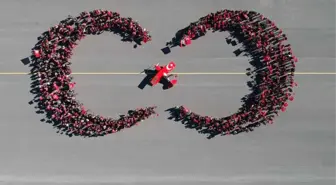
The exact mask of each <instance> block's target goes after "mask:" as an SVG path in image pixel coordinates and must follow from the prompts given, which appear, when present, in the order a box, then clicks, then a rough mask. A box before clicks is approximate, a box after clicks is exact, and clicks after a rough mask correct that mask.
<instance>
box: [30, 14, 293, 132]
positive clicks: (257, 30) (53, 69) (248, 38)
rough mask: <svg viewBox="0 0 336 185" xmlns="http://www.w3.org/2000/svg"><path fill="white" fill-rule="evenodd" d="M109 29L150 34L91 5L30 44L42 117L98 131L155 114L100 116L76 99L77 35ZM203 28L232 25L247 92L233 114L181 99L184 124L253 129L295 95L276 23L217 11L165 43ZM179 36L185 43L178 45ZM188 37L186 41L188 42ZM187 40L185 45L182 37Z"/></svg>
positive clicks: (128, 35)
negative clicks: (246, 58)
mask: <svg viewBox="0 0 336 185" xmlns="http://www.w3.org/2000/svg"><path fill="white" fill-rule="evenodd" d="M104 31H110V32H114V33H116V34H119V35H120V36H121V37H122V40H123V41H134V42H136V43H137V44H142V43H146V42H149V41H151V36H150V35H149V32H148V30H146V29H144V28H142V27H141V26H140V25H139V23H138V22H137V21H134V20H133V19H132V18H130V17H128V18H123V17H120V14H119V13H117V12H111V11H107V10H94V11H91V12H82V13H81V14H80V15H79V16H77V17H71V16H69V17H68V18H67V19H65V20H63V21H61V22H60V23H59V24H58V25H56V26H54V27H51V28H50V29H49V30H48V31H46V32H45V33H43V34H42V36H40V37H39V38H38V40H39V41H38V43H37V44H36V45H35V47H34V48H33V49H32V57H31V58H32V61H33V62H32V66H33V68H32V70H31V74H32V79H33V80H34V82H33V84H32V87H33V89H32V92H33V93H35V94H36V96H35V98H34V101H35V102H37V103H38V104H37V108H38V109H39V112H43V113H46V115H47V119H48V120H47V122H50V123H53V125H54V126H55V127H56V128H58V129H60V130H61V131H62V132H64V133H66V134H68V135H81V136H89V137H92V136H101V135H105V134H109V133H115V132H118V131H120V130H122V129H124V128H129V127H132V126H133V125H135V124H137V123H139V122H140V121H143V120H145V119H147V118H149V117H151V116H154V115H157V114H156V112H155V108H156V106H151V107H145V108H138V109H135V110H130V111H129V112H128V114H126V115H121V116H120V118H118V119H113V118H104V117H102V116H100V115H97V114H94V113H93V112H91V111H90V110H88V109H86V108H85V107H84V106H83V104H81V103H80V102H79V101H77V100H76V93H75V92H74V87H75V85H76V83H75V82H73V81H72V79H73V78H72V76H71V69H70V64H71V62H70V61H69V59H70V58H71V56H72V50H73V49H74V48H75V47H76V45H77V44H78V41H80V40H82V39H83V38H85V36H86V35H98V34H101V33H102V32H104ZM208 31H229V32H230V33H231V34H232V35H233V36H234V37H236V38H238V40H239V41H240V42H242V43H243V46H244V51H245V52H246V53H249V55H250V56H251V59H252V62H251V63H252V65H253V66H254V69H253V70H250V71H249V72H248V75H250V76H251V78H252V79H253V80H252V81H251V82H250V84H252V85H251V89H252V93H251V94H249V95H247V96H246V97H244V98H243V99H242V100H243V101H244V104H243V106H242V107H241V108H240V109H239V110H238V111H237V112H236V113H234V114H232V115H230V116H227V117H223V118H214V117H211V116H202V115H199V114H196V113H194V112H192V111H190V110H189V109H188V108H187V107H186V106H178V107H176V108H174V109H171V113H172V118H175V119H176V120H179V121H182V122H183V123H184V124H185V125H186V127H189V128H195V129H197V130H199V131H200V132H202V133H207V134H209V137H214V136H215V135H218V134H222V135H228V134H237V133H241V132H249V131H252V130H253V128H255V127H258V126H260V125H261V124H271V123H273V119H274V117H275V116H276V115H278V114H279V111H285V110H286V108H287V106H288V101H293V100H294V92H293V87H294V86H297V84H296V83H295V82H294V71H295V63H296V62H297V61H298V60H297V58H296V57H295V56H294V55H293V54H292V50H291V47H290V44H286V43H285V41H286V40H287V37H286V35H285V34H283V32H282V30H281V29H279V28H277V27H276V25H275V24H274V22H272V21H270V20H269V19H267V18H265V17H264V16H263V15H261V14H259V13H256V12H253V11H233V10H221V11H218V12H216V13H211V14H208V15H206V16H204V17H202V18H200V19H199V20H198V21H196V22H193V23H191V24H190V25H189V26H188V27H186V28H185V29H183V30H182V32H181V31H180V33H179V34H180V35H181V37H179V38H175V39H173V41H172V42H170V43H168V45H170V46H175V45H181V46H183V44H184V43H185V42H182V41H185V40H186V39H192V40H195V39H197V38H198V37H201V36H204V35H205V34H206V33H207V32H208ZM181 43H183V44H181ZM189 44H190V42H189ZM186 45H188V44H186Z"/></svg>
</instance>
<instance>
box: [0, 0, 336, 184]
mask: <svg viewBox="0 0 336 185" xmlns="http://www.w3.org/2000/svg"><path fill="white" fill-rule="evenodd" d="M95 8H104V9H109V10H112V11H113V10H114V11H119V12H120V13H121V15H122V16H131V17H133V18H134V19H137V20H139V22H140V24H141V25H143V26H144V27H146V28H148V29H149V30H151V33H152V35H153V42H151V43H149V44H147V45H144V46H141V47H140V48H138V49H133V48H132V45H131V44H128V43H121V42H120V41H119V40H120V39H119V38H118V37H117V36H113V35H111V34H104V35H101V36H92V37H88V38H86V39H85V40H84V41H82V43H81V44H80V45H79V47H78V48H77V49H76V51H75V55H74V56H73V59H72V60H73V63H74V64H73V71H75V72H138V71H139V72H140V71H141V70H143V68H146V67H148V66H149V65H151V64H153V63H157V62H160V63H166V62H167V61H168V60H175V61H176V63H177V69H176V71H177V72H244V71H245V69H246V68H247V67H249V66H248V63H247V60H248V59H247V58H243V57H239V58H236V57H234V55H233V53H232V52H233V51H234V50H235V49H236V48H234V47H232V46H228V45H226V43H225V42H224V38H225V36H226V35H227V34H225V33H218V34H209V35H207V36H206V37H204V38H201V39H199V40H197V41H195V42H194V43H193V44H192V45H191V46H190V47H187V48H184V49H180V48H174V49H173V50H172V53H171V54H170V55H168V56H165V55H163V54H162V53H161V51H160V49H161V48H162V47H164V44H165V42H166V41H168V40H170V39H171V37H172V36H173V35H174V34H175V32H176V31H177V30H178V29H180V28H183V27H185V26H186V25H188V23H189V22H191V21H194V20H197V19H198V18H199V17H201V16H204V15H205V14H207V13H209V12H213V11H216V10H218V9H224V8H227V9H248V10H255V11H257V12H260V13H263V14H264V15H266V16H267V17H270V18H271V19H273V20H274V21H275V22H276V23H277V24H278V26H279V27H281V28H283V30H284V32H285V33H287V35H288V37H289V42H290V44H292V46H293V51H294V52H295V53H296V54H297V55H298V57H299V58H300V62H299V63H298V66H297V71H298V72H335V63H336V61H335V1H333V0H319V1H315V0H295V1H294V0H282V1H275V0H274V1H271V0H222V1H214V0H213V1H211V0H209V1H200V0H195V1H191V0H185V1H177V0H170V1H154V0H146V1H145V0H137V1H135V0H134V1H131V0H123V1H110V0H109V1H108V0H99V1H88V0H81V1H75V0H73V1H65V0H58V1H49V0H44V1H39V0H3V1H0V12H1V15H2V16H0V22H1V25H0V33H1V34H0V40H1V42H0V48H1V50H2V52H1V55H2V60H1V61H0V71H1V72H27V71H28V68H27V66H24V65H22V63H20V59H22V58H24V57H26V56H27V55H28V54H29V52H30V48H31V47H32V46H33V45H34V44H35V42H36V37H38V36H39V35H40V33H42V32H43V31H45V30H47V29H48V27H50V26H52V25H54V24H56V23H57V22H58V21H60V20H61V19H63V18H65V17H66V16H67V15H68V14H72V15H76V14H78V13H79V12H81V11H83V10H92V9H95ZM218 38H222V39H218ZM142 78H143V76H140V75H78V76H75V80H76V82H77V87H76V91H77V92H78V94H79V95H78V98H79V99H80V100H81V101H82V102H83V103H84V104H85V105H86V106H87V107H88V108H90V109H91V110H93V111H94V112H97V113H100V114H102V115H105V116H116V114H117V113H124V112H126V111H127V110H128V109H131V108H136V107H140V106H146V105H153V104H156V105H158V106H159V110H158V111H159V113H160V117H157V118H153V119H150V120H148V121H146V122H143V124H141V125H140V126H137V127H134V128H131V129H128V130H124V131H122V132H120V133H117V134H114V135H108V136H105V137H102V138H92V139H84V138H80V137H73V138H69V137H67V136H64V135H59V134H57V133H56V130H54V129H53V128H52V127H51V126H50V125H47V124H44V123H41V122H39V119H41V118H42V116H41V115H37V114H35V112H34V111H35V110H34V108H33V107H32V106H30V105H28V101H30V99H31V97H32V95H31V94H29V83H30V81H29V78H28V77H27V76H25V75H0V90H1V94H2V96H1V97H0V100H1V104H2V105H1V107H2V111H1V112H0V118H1V121H0V184H6V185H7V184H11V185H12V184H13V185H27V184H32V185H40V184H41V185H54V184H74V185H77V184H113V185H119V184H146V185H154V184H155V185H191V184H192V185H198V184H199V185H204V184H206V185H217V184H221V185H223V184H228V185H231V184H251V185H256V184H258V185H273V184H275V185H277V184H279V185H280V184H286V185H299V184H305V185H317V184H318V185H331V184H335V75H297V76H296V79H297V81H298V83H299V88H298V89H297V90H296V94H297V96H296V99H295V101H294V102H293V103H291V104H290V106H289V108H288V112H286V113H283V114H281V115H280V116H279V117H278V118H277V119H276V122H275V124H274V125H270V126H267V127H266V126H265V127H261V128H258V129H256V130H255V131H254V132H252V133H247V134H240V135H238V136H227V137H216V138H214V139H212V140H207V139H206V138H205V137H204V135H200V134H198V133H196V132H195V131H194V130H187V129H185V128H184V127H183V126H182V125H181V124H179V123H176V122H172V121H168V120H167V119H166V118H167V117H168V114H167V113H165V112H164V110H165V109H166V108H169V107H171V106H175V105H180V104H185V105H187V106H188V107H189V108H191V109H192V110H194V111H196V112H199V113H201V114H208V115H213V116H225V115H228V114H230V113H232V112H234V111H236V110H237V108H239V106H240V102H239V100H240V98H241V97H242V96H244V95H245V94H246V93H248V89H247V87H246V85H245V83H246V80H247V77H246V76H244V75H189V76H188V75H185V76H180V77H179V78H180V79H179V80H180V83H179V85H178V86H177V87H176V88H173V89H171V90H169V91H162V90H161V88H160V87H155V88H148V87H147V88H145V89H144V90H142V91H141V90H139V89H137V85H138V84H139V83H140V81H141V79H142Z"/></svg>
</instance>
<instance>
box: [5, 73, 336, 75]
mask: <svg viewBox="0 0 336 185" xmlns="http://www.w3.org/2000/svg"><path fill="white" fill-rule="evenodd" d="M28 74H29V73H24V72H0V75H28ZM72 74H73V75H144V74H141V73H136V72H74V73H72ZM172 74H176V75H246V72H180V73H172ZM295 75H336V72H296V73H295Z"/></svg>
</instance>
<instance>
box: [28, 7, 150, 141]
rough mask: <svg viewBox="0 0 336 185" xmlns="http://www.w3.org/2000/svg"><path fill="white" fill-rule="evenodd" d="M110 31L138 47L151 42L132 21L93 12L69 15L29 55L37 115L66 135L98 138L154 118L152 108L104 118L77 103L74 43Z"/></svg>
mask: <svg viewBox="0 0 336 185" xmlns="http://www.w3.org/2000/svg"><path fill="white" fill-rule="evenodd" d="M104 31H111V32H114V33H116V34H119V35H120V36H121V37H122V38H123V40H125V41H135V42H137V43H139V44H141V43H146V42H148V41H150V40H151V36H150V35H149V33H148V31H147V30H146V29H144V28H142V27H141V26H140V25H139V23H137V22H136V21H134V20H133V19H132V18H123V17H120V15H119V13H116V12H111V11H106V10H94V11H91V12H82V13H81V14H80V16H78V17H71V16H69V17H68V18H67V19H65V20H63V21H61V22H60V23H59V24H58V25H56V26H54V27H52V28H50V29H49V30H48V31H47V32H45V33H43V35H42V36H41V37H39V42H38V43H37V44H36V45H35V47H34V48H33V50H32V52H33V54H32V57H31V58H32V66H33V68H32V79H33V80H34V84H33V87H34V89H33V93H35V94H36V97H35V102H38V106H37V108H38V109H39V112H44V113H46V114H47V118H48V120H47V121H49V122H52V123H53V124H54V126H55V127H57V128H58V129H60V130H61V131H62V132H63V133H65V134H68V135H82V136H89V137H91V136H101V135H105V134H109V133H114V132H117V131H120V130H121V129H123V128H128V127H131V126H133V125H135V124H137V123H138V122H140V121H142V120H144V119H147V118H149V117H150V116H152V115H156V113H155V111H154V109H155V108H156V107H155V106H153V107H146V108H138V109H136V110H130V111H129V112H128V114H126V115H121V116H120V118H119V119H112V118H104V117H102V116H99V115H96V114H93V113H91V112H90V111H88V110H87V109H86V108H85V107H84V106H83V105H82V104H81V103H80V102H78V101H77V100H76V96H75V95H76V94H75V92H74V90H73V88H74V86H75V83H74V82H72V77H71V69H70V64H71V62H70V61H69V59H70V58H71V55H72V50H73V49H74V48H75V47H76V42H77V41H79V40H81V39H83V38H84V37H85V36H86V35H95V34H100V33H102V32H104Z"/></svg>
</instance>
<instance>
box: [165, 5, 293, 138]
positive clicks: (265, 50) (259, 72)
mask: <svg viewBox="0 0 336 185" xmlns="http://www.w3.org/2000/svg"><path fill="white" fill-rule="evenodd" d="M208 31H212V32H216V31H228V32H229V33H230V34H231V38H227V42H228V43H232V42H233V41H234V42H236V41H237V42H238V43H241V44H242V48H240V50H241V51H240V53H245V54H246V55H248V56H249V57H250V58H251V61H250V64H251V65H252V66H253V68H252V69H251V68H249V69H248V72H247V75H248V76H250V77H251V81H249V82H248V85H249V87H250V89H251V93H250V94H248V95H246V96H245V97H243V98H242V102H243V105H242V107H241V108H240V109H239V110H238V111H237V112H236V113H234V114H233V115H230V116H227V117H223V118H214V117H211V116H202V115H199V114H196V113H194V112H192V111H190V110H189V109H188V108H187V107H185V106H179V107H175V108H172V109H169V112H170V113H171V117H170V119H175V120H176V121H182V123H183V124H184V125H185V126H186V127H187V128H193V129H196V130H198V131H199V132H200V133H204V134H207V135H208V138H212V137H214V136H216V135H230V134H238V133H241V132H250V131H253V129H254V128H255V127H259V126H260V125H262V124H264V125H266V124H272V123H273V120H274V117H275V116H277V115H278V114H279V111H282V112H284V111H286V108H287V106H288V101H293V100H294V95H295V93H294V92H293V88H294V87H295V86H297V84H296V82H294V71H295V63H296V62H297V61H298V59H297V58H296V57H295V56H294V55H293V53H292V49H291V45H290V44H286V43H285V42H286V40H287V37H286V35H285V34H284V33H283V32H282V30H281V29H279V28H277V27H276V25H275V23H274V22H272V21H271V20H269V19H267V18H265V17H264V16H263V15H261V14H259V13H257V12H253V11H233V10H221V11H218V12H216V13H211V14H208V15H206V16H204V17H202V18H200V19H199V20H198V21H196V22H193V23H191V24H190V25H189V26H188V27H186V28H184V29H182V30H180V31H178V32H177V33H176V36H175V37H174V38H173V39H172V41H171V42H168V43H167V46H169V47H174V46H177V45H180V43H181V41H183V39H185V38H191V39H192V40H195V39H197V38H199V37H201V36H204V35H205V34H206V33H207V32H208Z"/></svg>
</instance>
